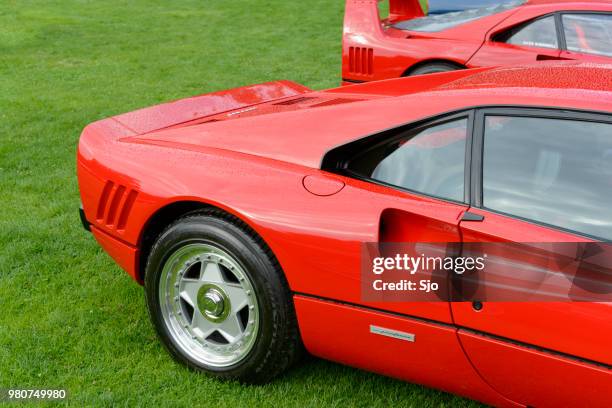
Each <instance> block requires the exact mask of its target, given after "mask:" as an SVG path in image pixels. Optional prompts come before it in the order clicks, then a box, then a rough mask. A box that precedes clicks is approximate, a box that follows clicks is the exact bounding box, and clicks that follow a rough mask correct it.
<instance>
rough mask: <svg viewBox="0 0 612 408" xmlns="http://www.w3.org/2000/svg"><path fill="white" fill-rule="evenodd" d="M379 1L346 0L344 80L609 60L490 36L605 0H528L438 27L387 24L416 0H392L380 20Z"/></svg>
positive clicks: (598, 6)
mask: <svg viewBox="0 0 612 408" xmlns="http://www.w3.org/2000/svg"><path fill="white" fill-rule="evenodd" d="M378 3H379V0H347V1H346V11H345V17H344V34H343V46H342V50H343V51H342V78H343V81H344V82H343V84H349V83H352V82H364V81H376V80H382V79H389V78H397V77H401V76H407V75H410V73H411V71H412V70H414V69H416V68H418V67H421V66H423V65H424V64H428V63H434V62H445V63H450V64H452V65H455V66H456V67H457V68H478V67H492V66H507V65H516V64H530V63H535V62H538V61H546V60H584V61H592V62H599V63H605V62H608V63H609V62H610V61H611V59H610V58H609V57H603V56H599V55H590V54H586V53H576V52H570V51H565V50H563V51H560V50H559V49H554V50H553V49H547V48H536V47H520V46H516V45H509V44H505V43H502V42H498V41H496V40H495V39H496V37H497V36H498V35H499V34H501V33H505V32H507V31H509V30H511V29H513V28H514V27H518V26H520V25H522V24H524V23H526V22H529V21H531V20H534V19H537V18H539V17H541V16H545V15H550V14H554V13H558V12H563V11H568V12H571V11H580V12H584V11H598V12H612V3H611V2H609V1H604V0H596V1H582V2H581V1H565V0H557V1H553V0H551V1H538V0H528V1H527V2H526V3H525V4H523V5H521V6H518V7H516V8H514V9H510V10H506V11H502V12H500V13H497V14H493V15H490V16H486V17H483V18H480V19H477V20H474V21H470V22H467V23H464V24H461V25H458V26H456V27H453V28H449V29H446V30H443V31H438V32H417V31H405V30H400V29H397V28H394V27H392V26H391V25H392V24H394V23H396V22H399V21H403V20H409V19H412V18H415V17H417V18H418V17H420V16H421V15H422V13H420V14H419V12H418V11H416V8H417V7H418V1H417V0H394V1H392V2H391V6H392V7H391V13H390V15H389V18H387V19H384V20H381V18H380V16H379V12H378ZM393 6H394V7H393ZM402 10H403V11H402Z"/></svg>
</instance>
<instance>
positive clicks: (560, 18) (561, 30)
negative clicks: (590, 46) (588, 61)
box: [556, 10, 612, 58]
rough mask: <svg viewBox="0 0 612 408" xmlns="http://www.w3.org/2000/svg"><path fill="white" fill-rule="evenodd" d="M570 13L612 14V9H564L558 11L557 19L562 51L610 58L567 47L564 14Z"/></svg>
mask: <svg viewBox="0 0 612 408" xmlns="http://www.w3.org/2000/svg"><path fill="white" fill-rule="evenodd" d="M566 14H569V15H575V14H597V15H609V16H612V11H603V10H602V11H596V10H563V11H558V12H557V13H556V20H557V35H558V37H559V46H560V48H561V51H565V52H572V53H575V54H586V55H593V56H595V57H603V58H610V57H607V56H605V55H600V54H589V53H588V52H578V51H571V50H568V49H567V39H566V37H565V26H564V25H563V16H564V15H566Z"/></svg>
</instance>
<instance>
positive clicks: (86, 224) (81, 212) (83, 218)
mask: <svg viewBox="0 0 612 408" xmlns="http://www.w3.org/2000/svg"><path fill="white" fill-rule="evenodd" d="M79 218H80V219H81V224H82V225H83V228H84V229H85V231H89V232H91V224H90V223H89V221H87V217H86V216H85V210H83V204H81V205H80V206H79Z"/></svg>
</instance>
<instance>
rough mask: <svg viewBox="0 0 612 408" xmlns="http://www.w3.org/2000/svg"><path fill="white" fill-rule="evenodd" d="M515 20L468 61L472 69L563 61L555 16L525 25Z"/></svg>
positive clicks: (492, 36) (512, 18)
mask: <svg viewBox="0 0 612 408" xmlns="http://www.w3.org/2000/svg"><path fill="white" fill-rule="evenodd" d="M515 19H516V16H513V17H511V20H510V21H512V22H514V24H515V25H513V26H510V27H508V28H505V29H501V31H497V32H496V33H494V34H492V35H491V36H490V37H489V38H488V39H487V40H486V41H485V43H484V44H483V46H482V47H481V48H480V49H479V50H478V52H477V53H476V54H475V55H474V56H473V57H472V59H470V61H469V62H468V64H469V66H470V67H480V66H501V65H504V66H505V65H519V64H530V63H534V62H536V61H546V60H558V59H560V58H561V57H560V54H561V51H560V49H559V35H558V30H557V24H558V23H557V17H556V16H555V15H554V14H549V15H546V16H543V17H539V18H536V19H533V20H529V21H527V22H524V23H520V20H519V21H516V20H515ZM506 24H508V22H506Z"/></svg>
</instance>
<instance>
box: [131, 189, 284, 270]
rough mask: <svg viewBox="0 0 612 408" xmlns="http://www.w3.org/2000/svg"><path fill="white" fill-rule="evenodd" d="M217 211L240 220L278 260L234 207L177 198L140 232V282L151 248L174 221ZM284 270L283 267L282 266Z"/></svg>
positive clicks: (150, 218) (166, 205) (166, 204)
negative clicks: (191, 215)
mask: <svg viewBox="0 0 612 408" xmlns="http://www.w3.org/2000/svg"><path fill="white" fill-rule="evenodd" d="M205 211H215V212H218V213H221V214H224V215H226V216H227V217H229V218H231V219H233V220H234V221H236V222H238V223H239V224H240V226H242V227H244V228H246V229H248V232H249V233H251V234H252V235H254V236H256V237H258V238H259V240H261V243H263V244H264V245H265V246H266V249H267V250H268V251H269V253H270V254H271V255H272V256H273V257H274V259H275V260H276V262H278V260H277V259H276V256H275V254H274V252H273V251H272V249H271V248H270V246H269V245H268V244H267V242H266V241H265V240H264V238H263V237H262V235H261V234H260V233H259V232H258V229H257V228H256V227H255V226H254V225H252V223H250V222H249V221H248V220H247V219H246V217H245V216H244V215H243V214H241V213H239V212H237V211H235V210H234V209H232V208H229V207H226V206H223V205H219V204H216V203H210V202H206V201H204V200H194V199H177V200H174V201H171V202H168V203H165V204H164V205H163V206H161V207H160V208H158V209H157V210H156V211H155V212H154V213H153V214H152V215H151V216H150V217H149V219H148V220H147V221H146V222H145V224H144V226H143V228H142V231H141V233H140V239H139V242H138V249H139V251H138V267H137V270H136V273H137V278H138V281H139V282H144V277H145V269H146V266H147V259H148V258H149V254H150V252H151V248H152V247H153V244H154V243H155V240H156V239H157V237H159V235H160V234H161V233H162V232H163V231H164V230H165V229H166V228H167V227H168V226H169V225H170V224H172V223H173V222H174V221H176V220H178V219H179V218H182V217H184V216H186V215H188V214H190V213H197V212H205ZM281 270H282V268H281Z"/></svg>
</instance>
